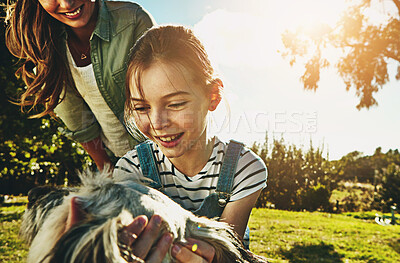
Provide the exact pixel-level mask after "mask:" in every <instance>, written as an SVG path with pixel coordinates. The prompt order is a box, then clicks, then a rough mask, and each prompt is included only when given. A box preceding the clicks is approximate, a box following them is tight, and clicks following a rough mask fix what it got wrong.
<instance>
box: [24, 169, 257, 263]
mask: <svg viewBox="0 0 400 263" xmlns="http://www.w3.org/2000/svg"><path fill="white" fill-rule="evenodd" d="M80 177H81V180H82V183H83V185H82V187H80V189H66V188H62V189H59V188H51V187H41V188H35V189H33V190H31V192H30V194H29V204H28V208H27V210H26V211H25V214H24V216H23V221H22V225H21V230H20V234H21V236H22V237H23V238H24V239H25V240H26V241H27V243H28V244H30V246H31V247H30V251H29V255H28V262H35V263H36V262H57V263H59V262H68V263H69V262H80V263H81V262H98V263H100V262H129V261H131V262H132V261H133V258H134V256H133V255H131V254H130V253H129V249H126V246H123V245H122V244H120V243H119V242H118V231H120V230H121V228H122V227H123V226H124V225H128V224H129V223H130V222H132V219H133V217H136V216H138V215H146V216H147V217H148V218H150V217H151V216H152V215H153V214H158V215H160V216H161V217H162V218H163V219H164V222H166V223H165V224H164V225H163V226H162V231H160V233H159V237H160V236H161V235H162V234H163V233H165V232H166V231H169V232H171V233H173V235H174V241H175V242H182V243H184V242H185V239H186V238H188V237H191V238H194V239H198V240H203V241H206V242H208V243H210V244H211V245H212V246H213V247H214V248H215V251H216V254H215V258H214V262H229V263H230V262H260V261H258V260H257V259H256V258H255V257H254V256H253V255H252V254H251V253H249V252H248V251H246V250H244V249H243V248H242V245H241V243H240V241H239V240H238V239H237V237H236V236H235V234H234V232H233V231H232V229H231V227H230V226H228V225H227V224H225V223H222V222H218V221H216V220H210V219H207V218H205V217H197V216H195V215H193V214H192V213H191V212H189V211H187V210H185V209H183V208H182V207H181V206H179V205H178V204H176V203H175V202H174V201H172V200H171V199H169V198H168V197H167V196H165V195H164V194H162V193H161V192H159V191H157V190H154V189H151V188H149V187H147V186H145V185H144V184H142V183H139V182H137V181H135V180H133V178H123V179H121V180H119V181H118V182H116V181H115V180H113V179H111V178H110V177H109V175H108V174H107V173H103V174H92V173H85V174H82V175H80ZM74 196H77V197H78V200H79V203H80V206H81V207H82V208H83V209H84V210H85V214H86V219H84V220H83V221H82V222H81V223H79V224H78V225H76V226H74V227H73V228H72V229H70V230H68V231H67V232H65V233H64V231H65V225H66V221H67V217H68V213H69V210H70V209H69V208H70V205H71V198H72V197H74ZM163 262H174V260H173V258H172V257H171V256H170V253H168V254H167V256H166V257H165V258H164V260H163Z"/></svg>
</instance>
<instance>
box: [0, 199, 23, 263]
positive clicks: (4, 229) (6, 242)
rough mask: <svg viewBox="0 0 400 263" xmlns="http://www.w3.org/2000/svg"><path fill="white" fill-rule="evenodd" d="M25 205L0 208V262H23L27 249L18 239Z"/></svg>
mask: <svg viewBox="0 0 400 263" xmlns="http://www.w3.org/2000/svg"><path fill="white" fill-rule="evenodd" d="M24 210H25V205H21V206H9V207H0V262H7V263H12V262H25V258H26V256H27V248H26V246H25V244H24V242H23V241H22V240H20V239H19V238H18V230H19V226H20V224H21V216H22V214H23V211H24Z"/></svg>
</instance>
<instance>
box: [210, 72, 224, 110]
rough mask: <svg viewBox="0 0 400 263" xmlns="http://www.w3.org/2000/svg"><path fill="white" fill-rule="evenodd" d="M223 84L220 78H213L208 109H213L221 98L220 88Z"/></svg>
mask: <svg viewBox="0 0 400 263" xmlns="http://www.w3.org/2000/svg"><path fill="white" fill-rule="evenodd" d="M223 87H224V85H223V83H222V81H221V80H220V79H215V80H214V81H213V83H212V84H211V94H210V99H211V100H210V105H209V106H208V110H209V111H214V110H215V109H216V108H217V107H218V105H219V103H220V102H221V99H222V89H223Z"/></svg>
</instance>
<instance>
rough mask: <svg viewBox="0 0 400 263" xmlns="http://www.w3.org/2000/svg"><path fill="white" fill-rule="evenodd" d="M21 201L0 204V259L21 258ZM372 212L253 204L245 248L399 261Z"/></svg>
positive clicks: (319, 258) (281, 256) (278, 255)
mask: <svg viewBox="0 0 400 263" xmlns="http://www.w3.org/2000/svg"><path fill="white" fill-rule="evenodd" d="M23 210H24V206H11V207H0V262H24V259H25V257H26V253H27V249H26V247H25V246H24V244H23V242H22V241H20V240H19V239H18V238H17V235H18V228H19V224H20V217H21V215H22V212H23ZM373 218H374V213H373V212H369V213H347V214H340V215H336V214H328V213H319V212H314V213H309V212H288V211H281V210H271V209H254V210H253V212H252V215H251V218H250V229H251V238H252V241H251V244H250V248H251V250H253V251H254V252H255V253H256V254H259V255H263V256H265V257H267V258H268V259H269V260H270V261H271V262H296V263H303V262H371V263H372V262H400V225H396V226H385V227H384V226H380V225H378V224H376V223H375V222H374V220H373Z"/></svg>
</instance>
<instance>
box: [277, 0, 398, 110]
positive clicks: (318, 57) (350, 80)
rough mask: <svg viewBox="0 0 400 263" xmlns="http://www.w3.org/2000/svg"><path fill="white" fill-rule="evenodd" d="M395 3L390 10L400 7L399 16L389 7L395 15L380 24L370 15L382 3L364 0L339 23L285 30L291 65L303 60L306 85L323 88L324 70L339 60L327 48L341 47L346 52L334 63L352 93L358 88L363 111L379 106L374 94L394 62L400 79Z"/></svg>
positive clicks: (283, 38) (387, 79)
mask: <svg viewBox="0 0 400 263" xmlns="http://www.w3.org/2000/svg"><path fill="white" fill-rule="evenodd" d="M379 2H381V1H380V0H379ZM385 3H386V4H387V2H385ZM390 3H391V4H392V6H393V8H392V9H390V10H396V14H390V13H391V12H389V11H388V9H386V13H387V14H388V15H390V17H389V18H388V19H387V20H386V21H384V22H381V23H378V24H377V23H376V22H374V21H372V20H371V19H369V17H368V15H367V12H368V11H369V10H371V9H372V8H373V5H374V4H377V3H375V2H374V1H372V0H362V1H361V3H359V4H355V5H354V6H352V7H350V8H349V9H348V10H347V11H345V12H344V14H343V15H342V17H341V19H340V20H339V21H338V23H337V24H336V26H335V27H330V26H328V25H326V24H321V25H319V26H317V27H316V28H314V30H312V31H310V30H307V29H305V28H298V29H297V30H296V31H295V32H292V31H285V32H284V33H283V34H282V41H283V44H284V46H285V50H284V51H283V56H285V57H289V59H290V64H291V65H293V64H294V63H303V65H304V68H305V71H304V74H303V75H302V76H301V78H300V79H301V81H302V82H303V84H304V89H306V90H314V91H315V90H316V89H317V88H318V82H319V80H320V71H321V69H323V68H327V67H329V66H330V65H331V64H332V62H335V61H334V60H332V59H331V58H328V56H327V55H326V51H327V50H335V51H337V52H339V53H340V54H341V56H340V58H339V59H338V61H337V62H335V65H334V67H335V68H336V69H337V71H338V74H339V75H340V76H341V78H342V79H343V80H344V83H345V85H346V89H347V91H349V90H350V89H355V92H356V95H357V96H358V97H359V99H360V101H359V104H358V105H357V106H356V107H357V109H361V108H367V109H368V108H369V107H371V106H374V105H378V102H377V101H376V100H375V98H374V93H376V92H378V91H379V89H381V88H382V87H383V86H384V85H385V84H386V83H387V82H388V81H389V74H388V63H389V62H394V63H396V64H397V65H398V67H397V75H396V79H397V80H399V79H400V20H399V19H400V0H391V1H390ZM378 4H379V3H378ZM380 4H382V5H383V1H382V2H381V3H380ZM386 8H387V6H386ZM299 61H301V62H299Z"/></svg>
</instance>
